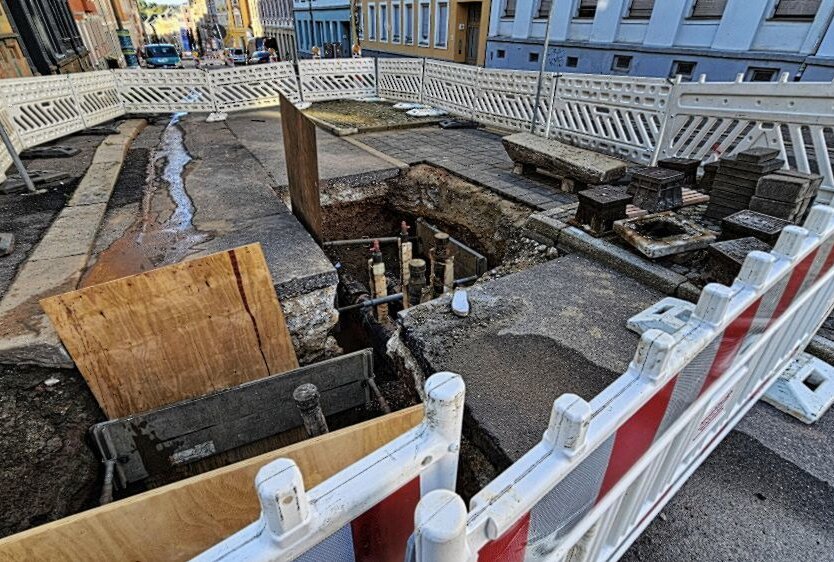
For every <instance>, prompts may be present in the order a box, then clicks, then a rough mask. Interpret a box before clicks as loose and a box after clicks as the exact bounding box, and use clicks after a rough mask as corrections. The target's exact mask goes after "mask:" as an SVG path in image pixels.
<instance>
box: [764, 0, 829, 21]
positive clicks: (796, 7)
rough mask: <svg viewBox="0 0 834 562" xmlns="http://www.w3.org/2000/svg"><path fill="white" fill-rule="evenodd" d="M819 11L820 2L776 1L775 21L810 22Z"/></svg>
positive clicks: (816, 0) (803, 0)
mask: <svg viewBox="0 0 834 562" xmlns="http://www.w3.org/2000/svg"><path fill="white" fill-rule="evenodd" d="M819 9H820V0H778V2H777V3H776V10H775V11H774V12H773V19H775V20H795V21H796V20H798V21H811V20H813V19H814V17H815V16H816V15H817V11H819Z"/></svg>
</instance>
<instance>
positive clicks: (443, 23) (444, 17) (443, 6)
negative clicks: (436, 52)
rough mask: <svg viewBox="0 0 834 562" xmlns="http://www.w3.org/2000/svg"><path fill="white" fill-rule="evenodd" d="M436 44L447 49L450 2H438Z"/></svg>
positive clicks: (435, 29) (435, 31)
mask: <svg viewBox="0 0 834 562" xmlns="http://www.w3.org/2000/svg"><path fill="white" fill-rule="evenodd" d="M435 17H436V18H437V21H435V22H434V23H435V27H434V46H435V47H438V48H441V49H445V48H446V43H447V38H448V37H449V3H448V2H438V3H437V8H436V10H435Z"/></svg>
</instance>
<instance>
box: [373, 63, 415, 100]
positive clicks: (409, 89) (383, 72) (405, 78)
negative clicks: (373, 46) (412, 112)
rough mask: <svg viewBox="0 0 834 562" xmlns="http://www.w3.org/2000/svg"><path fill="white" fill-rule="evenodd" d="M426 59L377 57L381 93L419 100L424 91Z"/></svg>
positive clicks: (381, 94)
mask: <svg viewBox="0 0 834 562" xmlns="http://www.w3.org/2000/svg"><path fill="white" fill-rule="evenodd" d="M424 63H425V59H406V58H396V59H377V60H376V67H377V81H378V82H377V84H378V88H379V95H380V96H382V97H384V98H389V99H392V100H399V101H410V102H415V103H417V102H419V101H420V95H421V94H422V92H423V65H424Z"/></svg>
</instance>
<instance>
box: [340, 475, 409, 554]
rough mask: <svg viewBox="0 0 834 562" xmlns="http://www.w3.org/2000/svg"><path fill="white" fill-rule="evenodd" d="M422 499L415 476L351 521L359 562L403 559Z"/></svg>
mask: <svg viewBox="0 0 834 562" xmlns="http://www.w3.org/2000/svg"><path fill="white" fill-rule="evenodd" d="M419 501H420V478H419V477H418V478H415V479H414V480H412V481H411V482H409V483H408V484H406V485H405V486H403V487H402V488H400V489H399V490H397V491H396V492H394V493H393V494H391V495H390V496H388V497H387V498H385V499H384V500H382V501H381V502H379V503H378V504H376V505H375V506H374V507H372V508H371V509H369V510H368V511H366V512H365V513H363V514H362V515H360V516H359V517H357V518H356V519H354V520H353V522H352V523H351V525H350V526H351V531H352V533H353V551H354V554H355V555H356V562H402V561H403V559H404V558H405V547H406V544H407V543H408V537H409V536H410V535H411V533H412V532H413V531H414V510H415V508H416V507H417V502H419Z"/></svg>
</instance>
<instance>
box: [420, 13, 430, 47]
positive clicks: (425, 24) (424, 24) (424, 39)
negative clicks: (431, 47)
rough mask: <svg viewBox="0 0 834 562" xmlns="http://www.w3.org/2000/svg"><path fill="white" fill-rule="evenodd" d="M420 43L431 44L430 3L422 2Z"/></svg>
mask: <svg viewBox="0 0 834 562" xmlns="http://www.w3.org/2000/svg"><path fill="white" fill-rule="evenodd" d="M419 16H420V22H419V24H420V35H419V37H420V38H419V41H420V45H425V46H428V44H429V23H430V21H429V5H428V3H421V4H420V14H419Z"/></svg>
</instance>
